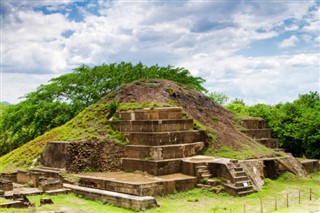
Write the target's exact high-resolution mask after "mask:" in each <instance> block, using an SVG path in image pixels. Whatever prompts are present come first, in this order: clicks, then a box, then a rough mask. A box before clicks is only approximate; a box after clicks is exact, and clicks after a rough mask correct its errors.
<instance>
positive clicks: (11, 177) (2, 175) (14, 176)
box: [0, 172, 17, 182]
mask: <svg viewBox="0 0 320 213" xmlns="http://www.w3.org/2000/svg"><path fill="white" fill-rule="evenodd" d="M0 179H3V180H8V181H11V182H17V172H12V173H0Z"/></svg>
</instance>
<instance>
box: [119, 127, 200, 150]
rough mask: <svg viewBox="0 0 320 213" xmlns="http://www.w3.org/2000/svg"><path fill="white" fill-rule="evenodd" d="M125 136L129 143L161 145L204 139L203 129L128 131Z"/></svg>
mask: <svg viewBox="0 0 320 213" xmlns="http://www.w3.org/2000/svg"><path fill="white" fill-rule="evenodd" d="M125 136H126V137H127V138H128V140H129V144H130V145H145V146H162V145H170V144H185V143H193V142H195V141H206V135H205V132H204V131H198V130H188V131H173V132H128V133H125Z"/></svg>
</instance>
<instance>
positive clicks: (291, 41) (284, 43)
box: [279, 35, 300, 48]
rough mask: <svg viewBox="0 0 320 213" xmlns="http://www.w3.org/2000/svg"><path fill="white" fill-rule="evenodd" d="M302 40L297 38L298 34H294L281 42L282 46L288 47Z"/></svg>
mask: <svg viewBox="0 0 320 213" xmlns="http://www.w3.org/2000/svg"><path fill="white" fill-rule="evenodd" d="M299 41H300V40H299V39H298V38H297V36H295V35H293V36H290V38H288V39H285V40H283V41H282V42H281V43H280V44H279V47H280V48H288V47H294V46H295V45H296V44H297V43H298V42H299Z"/></svg>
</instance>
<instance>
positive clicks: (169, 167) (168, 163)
mask: <svg viewBox="0 0 320 213" xmlns="http://www.w3.org/2000/svg"><path fill="white" fill-rule="evenodd" d="M122 166H123V169H124V170H125V171H130V172H134V171H143V172H148V173H149V174H151V175H156V176H159V175H168V174H173V173H179V172H180V171H181V159H169V160H141V159H135V158H122Z"/></svg>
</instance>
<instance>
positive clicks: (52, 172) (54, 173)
mask: <svg viewBox="0 0 320 213" xmlns="http://www.w3.org/2000/svg"><path fill="white" fill-rule="evenodd" d="M33 171H35V172H40V173H43V174H44V176H46V177H52V178H61V175H60V173H61V172H62V171H65V170H60V169H55V168H52V169H51V168H50V167H39V168H35V169H33Z"/></svg>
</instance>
